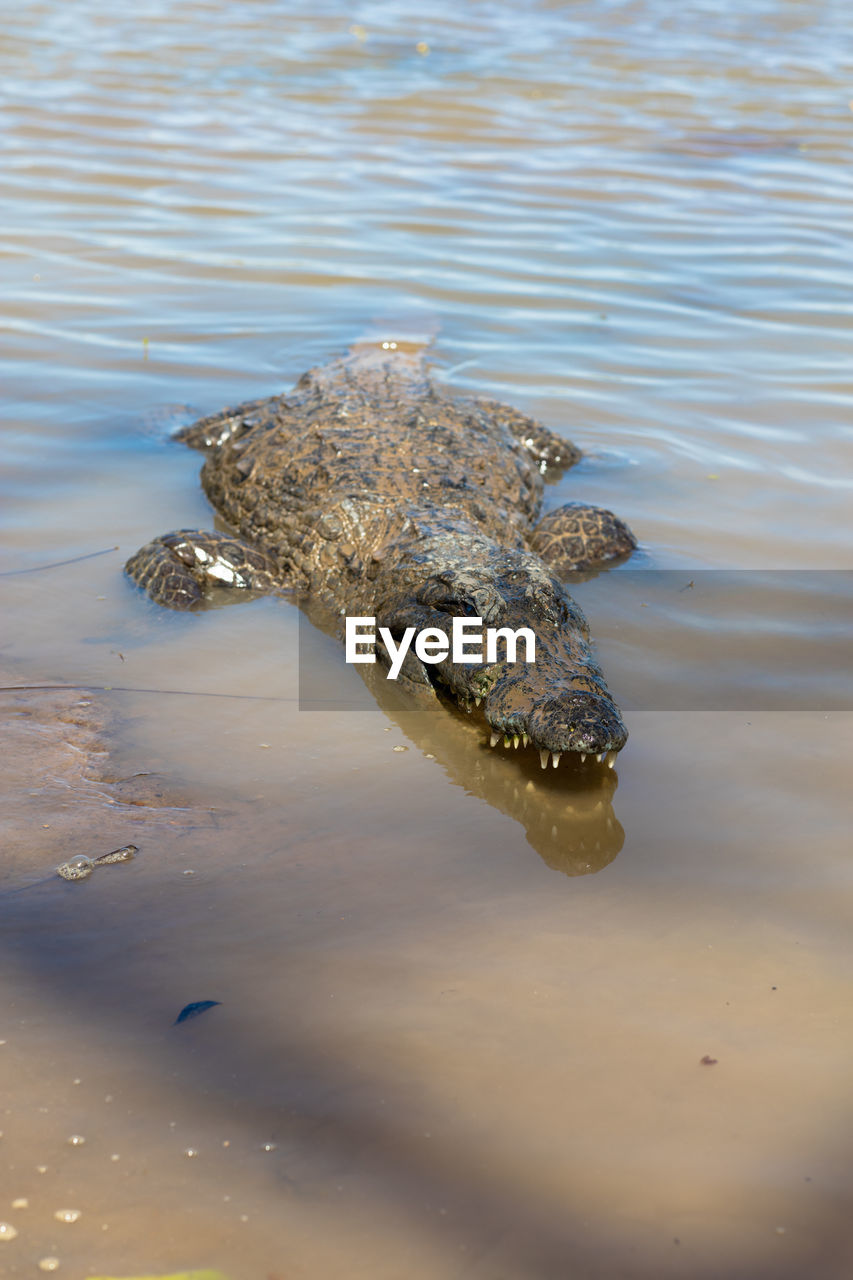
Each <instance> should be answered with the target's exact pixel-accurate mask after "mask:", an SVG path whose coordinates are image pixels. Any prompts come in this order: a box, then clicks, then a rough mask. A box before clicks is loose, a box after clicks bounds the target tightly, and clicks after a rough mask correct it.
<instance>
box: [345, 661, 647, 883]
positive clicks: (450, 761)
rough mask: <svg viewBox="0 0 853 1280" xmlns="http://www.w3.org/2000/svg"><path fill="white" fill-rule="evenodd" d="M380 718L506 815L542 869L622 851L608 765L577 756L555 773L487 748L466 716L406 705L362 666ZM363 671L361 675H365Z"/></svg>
mask: <svg viewBox="0 0 853 1280" xmlns="http://www.w3.org/2000/svg"><path fill="white" fill-rule="evenodd" d="M361 672H362V675H363V677H364V679H365V682H366V684H367V686H368V688H369V690H370V692H371V693H372V695H373V696H374V697H375V699H376V701H377V702H378V703H379V706H380V708H381V710H382V712H383V714H384V715H386V716H387V717H388V719H389V721H391V722H392V723H393V724H395V725H396V726H397V727H398V728H399V729H400V730H401V731H402V732H403V733H404V734H405V735H406V737H407V738H408V739H409V741H410V742H411V743H412V744H413V745H414V746H415V747H417V749H418V750H419V751H421V752H423V754H424V755H426V756H428V757H430V756H431V757H434V759H435V761H436V763H437V764H438V765H439V766H440V767H441V768H442V769H443V770H444V772H445V774H446V775H447V777H448V779H449V780H450V782H451V783H452V784H453V785H454V786H457V787H461V788H462V789H463V790H464V791H466V792H468V794H469V795H472V796H476V797H477V798H478V799H480V800H483V801H485V802H486V803H487V804H489V805H491V806H492V808H495V809H498V810H499V811H500V812H501V813H505V814H506V815H507V817H509V818H512V819H513V820H514V821H515V822H518V823H519V824H520V825H521V826H522V827H523V828H524V833H525V835H526V837H527V842H528V844H529V845H530V847H531V848H532V849H535V850H536V852H537V853H538V854H539V856H540V858H542V860H543V862H545V863H546V864H547V865H548V866H549V867H551V868H552V870H554V871H561V872H563V874H564V875H567V876H585V875H592V874H593V873H594V872H596V871H601V870H602V869H603V868H604V867H606V866H607V865H608V864H609V863H611V862H612V861H613V859H614V858H615V857H616V855H617V854H618V853H619V852H620V851H621V849H622V846H623V844H624V841H625V832H624V830H623V828H622V825H621V823H620V822H619V820H618V819H617V818H616V816H615V814H614V811H613V798H614V795H615V792H616V787H617V785H618V780H617V774H616V770H615V769H589V768H586V767H584V766H581V765H580V764H579V762H578V761H577V760H576V761H575V762H574V763H573V764H572V763H569V764H568V766H567V764H566V763H565V762H564V764H563V766H562V768H560V769H558V770H556V771H555V770H554V769H545V770H544V771H543V770H541V769H540V768H539V762H538V760H536V759H535V758H533V757H531V755H530V753H529V752H524V751H522V750H521V749H520V748H519V750H518V751H514V750H513V749H512V748H510V749H509V750H504V749H503V748H502V747H499V748H498V749H497V750H494V751H492V750H490V749H489V746H488V744H487V743H485V742H484V741H483V734H482V731H481V728H480V726H479V725H478V723H477V721H476V719H475V717H474V716H473V715H470V716H469V715H466V714H465V712H464V711H461V710H459V711H457V710H456V709H455V708H453V707H452V706H448V707H447V708H446V712H447V714H449V715H451V716H452V717H453V723H451V724H448V723H447V719H446V716H445V715H441V714H440V713H439V712H438V710H436V709H434V708H431V707H424V708H423V709H420V710H419V709H413V708H412V706H411V703H410V702H409V701H408V700H407V699H406V697H405V694H402V693H401V692H399V691H398V690H397V689H396V688H395V687H394V686H393V685H392V684H390V682H389V681H387V680H385V679H384V678H383V676H382V671H381V669H380V668H379V667H376V668H371V667H367V668H362V669H361ZM365 672H366V673H367V674H365Z"/></svg>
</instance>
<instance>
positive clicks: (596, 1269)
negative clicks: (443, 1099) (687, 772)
mask: <svg viewBox="0 0 853 1280" xmlns="http://www.w3.org/2000/svg"><path fill="white" fill-rule="evenodd" d="M239 827H240V823H239V822H237V823H236V824H235V828H239ZM232 835H234V836H235V837H236V835H237V831H236V830H235V831H233V832H232ZM138 870H139V867H135V868H134V869H133V871H131V876H129V877H125V878H124V879H123V881H122V882H119V880H118V879H117V878H114V879H113V878H110V877H108V876H103V877H101V878H100V879H94V878H93V880H92V881H91V882H87V883H86V884H85V885H84V886H72V885H67V884H62V883H60V882H59V881H53V882H51V883H48V884H43V885H37V886H33V889H32V892H30V893H28V894H23V895H19V896H17V897H15V898H12V897H10V896H9V895H2V896H0V937H2V947H3V950H4V952H5V955H6V961H7V963H8V961H9V960H10V959H11V960H14V962H15V963H16V964H17V965H20V966H22V968H23V969H25V970H26V972H27V973H28V974H29V975H30V977H32V978H34V979H35V980H36V983H37V984H38V987H39V988H40V989H41V992H42V994H43V996H44V1000H43V1001H41V1002H40V1004H39V1010H38V1017H37V1018H36V1021H38V1020H39V1017H40V1018H42V1019H43V1018H45V1017H47V1018H48V1020H49V1018H50V1013H49V1010H50V1007H51V1005H53V1006H54V1007H55V1009H56V1011H57V1013H59V1011H60V1010H61V1011H62V1014H63V1016H65V1017H68V1016H69V1015H70V1017H71V1018H72V1020H73V1021H79V1022H80V1024H81V1025H82V1026H83V1027H85V1028H86V1035H87V1036H88V1037H90V1038H91V1039H92V1040H93V1041H94V1043H95V1045H96V1046H98V1048H99V1051H100V1052H103V1053H104V1054H106V1055H107V1070H108V1072H109V1069H110V1068H109V1055H110V1053H111V1051H112V1052H113V1053H114V1054H115V1057H114V1064H115V1069H116V1075H117V1078H118V1087H119V1089H120V1088H121V1079H120V1077H121V1074H122V1072H123V1070H124V1069H125V1068H124V1065H123V1064H122V1061H121V1058H122V1052H124V1053H126V1054H129V1055H130V1056H131V1057H132V1059H133V1069H134V1071H135V1072H136V1073H137V1074H139V1075H140V1076H143V1077H146V1078H147V1080H148V1082H149V1084H150V1086H151V1087H152V1088H153V1089H154V1090H155V1091H156V1089H157V1088H158V1086H159V1085H163V1086H164V1087H165V1086H166V1085H167V1084H168V1086H169V1087H172V1088H174V1087H175V1084H176V1083H177V1087H178V1088H179V1089H180V1090H181V1091H182V1092H183V1094H184V1095H185V1097H186V1099H187V1100H188V1101H189V1099H190V1098H193V1099H195V1100H197V1099H198V1098H200V1097H201V1098H204V1099H208V1098H210V1099H212V1103H211V1104H207V1103H206V1104H205V1105H208V1106H210V1107H211V1108H212V1110H213V1113H214V1119H213V1124H214V1125H216V1126H219V1127H220V1128H221V1131H222V1132H225V1131H227V1132H229V1133H233V1132H234V1129H235V1128H236V1127H238V1126H239V1127H240V1128H242V1129H243V1130H244V1131H254V1132H257V1133H264V1134H266V1135H268V1136H269V1137H270V1138H271V1139H272V1140H273V1142H272V1144H271V1145H277V1151H276V1152H275V1156H274V1164H273V1165H272V1168H273V1170H274V1172H273V1173H272V1176H271V1177H270V1176H268V1177H267V1179H266V1181H267V1184H268V1186H267V1190H268V1194H269V1195H270V1196H271V1197H272V1204H273V1205H275V1203H276V1202H277V1201H279V1202H280V1204H281V1206H282V1207H283V1206H285V1205H287V1206H288V1207H293V1206H294V1205H295V1206H296V1208H297V1210H298V1209H299V1206H300V1205H303V1206H307V1205H308V1204H309V1203H310V1202H311V1201H312V1199H315V1198H316V1197H318V1196H319V1197H320V1198H321V1199H322V1198H323V1196H324V1195H325V1194H326V1193H327V1192H328V1190H329V1183H330V1182H335V1181H339V1180H341V1179H344V1180H348V1179H350V1178H352V1177H353V1176H354V1177H355V1178H356V1179H357V1181H358V1183H359V1184H360V1185H361V1186H362V1187H363V1188H367V1189H368V1190H369V1193H370V1195H371V1196H372V1197H375V1198H376V1200H377V1201H378V1202H379V1203H381V1204H382V1205H383V1206H384V1207H385V1208H386V1209H392V1210H393V1211H394V1212H395V1213H396V1214H398V1215H401V1216H402V1218H403V1220H406V1219H408V1220H409V1228H410V1230H411V1231H412V1232H413V1235H412V1239H413V1240H417V1239H418V1235H419V1234H420V1235H421V1236H423V1235H424V1232H425V1231H426V1234H427V1236H428V1235H429V1233H432V1234H433V1235H434V1236H435V1237H436V1239H437V1240H440V1241H441V1243H442V1245H443V1246H446V1245H447V1244H448V1242H452V1246H453V1249H454V1250H457V1251H458V1250H461V1251H462V1256H461V1257H459V1256H457V1261H456V1263H455V1264H453V1265H452V1266H450V1267H449V1268H448V1269H447V1270H446V1271H445V1270H443V1269H442V1270H441V1271H440V1272H439V1273H438V1274H442V1275H444V1274H446V1275H448V1276H460V1277H461V1276H463V1275H469V1274H470V1275H475V1274H476V1275H484V1276H511V1277H513V1278H515V1277H529V1278H530V1280H565V1277H566V1276H567V1275H572V1276H577V1277H584V1278H587V1277H589V1278H593V1277H601V1278H602V1280H612V1277H615V1276H616V1275H619V1276H631V1277H632V1280H634V1278H636V1280H645V1278H646V1277H648V1278H649V1280H651V1278H652V1277H657V1276H661V1275H671V1276H679V1275H684V1274H690V1275H691V1277H697V1278H699V1277H708V1280H710V1278H711V1277H716V1276H718V1275H719V1274H720V1263H719V1260H718V1259H713V1260H709V1259H703V1258H702V1257H701V1255H700V1256H697V1255H696V1254H692V1255H691V1254H687V1255H685V1256H684V1259H683V1261H682V1255H680V1254H679V1247H680V1245H681V1240H680V1239H678V1238H675V1239H673V1240H672V1242H671V1244H670V1241H669V1240H667V1241H666V1244H667V1246H668V1247H669V1251H670V1256H669V1260H668V1261H667V1262H666V1263H665V1264H663V1265H662V1263H661V1261H660V1256H658V1260H656V1261H655V1260H653V1259H652V1258H651V1257H650V1258H649V1259H644V1258H643V1257H642V1256H638V1254H637V1252H636V1246H635V1244H634V1243H633V1242H632V1232H633V1230H634V1227H632V1224H631V1218H630V1214H629V1216H628V1221H627V1222H626V1220H625V1219H624V1217H623V1209H624V1206H621V1205H619V1204H618V1203H614V1204H613V1205H612V1206H608V1205H606V1204H604V1205H600V1206H598V1209H599V1214H598V1217H599V1219H600V1223H601V1227H600V1231H599V1233H598V1237H596V1232H595V1231H592V1232H591V1231H590V1223H589V1221H588V1219H587V1218H586V1217H584V1219H583V1220H582V1219H581V1217H580V1216H579V1213H578V1212H577V1211H576V1210H575V1208H574V1206H573V1203H572V1195H571V1191H570V1190H567V1191H566V1192H565V1194H563V1195H560V1194H555V1193H554V1188H553V1187H550V1188H548V1189H547V1190H545V1191H544V1192H543V1190H542V1188H541V1187H538V1186H537V1185H536V1183H535V1180H531V1182H530V1184H527V1183H526V1182H525V1179H524V1177H523V1176H521V1177H519V1176H518V1173H517V1171H516V1170H515V1169H514V1168H513V1165H512V1163H511V1161H506V1162H503V1163H502V1162H501V1161H500V1160H496V1159H494V1158H493V1153H492V1154H490V1142H489V1141H488V1140H485V1141H484V1140H483V1139H484V1138H485V1135H480V1140H479V1141H478V1140H477V1137H476V1134H475V1136H474V1137H473V1138H469V1137H466V1134H465V1131H464V1128H463V1131H462V1132H461V1133H460V1134H459V1135H456V1134H454V1133H452V1132H448V1133H444V1134H439V1133H436V1134H435V1138H436V1140H435V1141H434V1142H426V1141H424V1138H426V1139H429V1138H430V1137H431V1136H432V1135H431V1134H429V1133H426V1134H424V1133H423V1132H422V1129H423V1124H424V1123H431V1122H430V1121H424V1119H423V1116H424V1114H428V1112H429V1107H428V1106H427V1108H426V1111H425V1110H424V1098H425V1097H426V1095H427V1094H428V1092H429V1089H430V1088H431V1087H432V1086H434V1084H435V1083H436V1082H435V1081H432V1082H430V1081H429V1079H428V1074H426V1073H425V1074H424V1075H422V1076H420V1078H417V1077H415V1078H412V1077H409V1076H406V1075H405V1074H404V1073H403V1072H400V1071H399V1070H398V1069H397V1067H398V1062H397V1061H396V1060H395V1054H394V1051H393V1047H392V1048H391V1049H390V1051H389V1047H388V1046H387V1045H383V1043H382V1039H381V1037H377V1039H376V1041H375V1043H373V1044H371V1040H370V1038H369V1036H368V1037H367V1038H366V1039H365V1037H364V1035H361V1036H360V1037H358V1038H357V1039H356V1040H355V1041H353V1042H348V1041H347V1037H346V1034H344V1035H343V1036H342V1037H340V1039H339V1040H338V1038H337V1037H335V1039H334V1040H333V1041H332V1042H331V1043H329V1044H328V1045H325V1046H324V1044H323V1041H322V1037H319V1038H318V1036H317V1034H316V1028H314V1030H313V1032H312V1030H311V1029H310V1027H309V1026H308V1024H306V1022H305V1019H304V1016H303V1015H302V1014H301V1012H300V1010H304V1009H310V1008H312V1007H317V1006H321V1005H322V1003H323V1002H324V1000H325V999H326V998H327V995H328V993H327V991H326V990H325V984H324V971H323V967H322V965H318V966H317V971H316V973H315V975H314V981H313V983H312V980H311V969H310V965H309V966H308V967H306V965H305V957H304V951H305V937H304V936H303V937H301V938H300V937H293V936H292V934H290V933H289V931H288V930H286V929H285V930H283V933H282V935H277V934H275V933H272V932H270V931H269V930H268V929H266V928H264V927H262V928H261V929H260V931H259V930H258V928H257V920H256V912H257V899H258V895H259V893H260V894H263V892H264V886H263V885H260V886H258V885H257V884H256V886H255V888H254V891H251V890H250V891H249V892H245V891H244V892H239V891H238V892H237V893H235V892H234V884H233V882H229V881H228V880H222V879H220V880H219V881H218V882H217V881H215V880H212V881H211V882H210V883H209V884H208V885H207V886H205V887H204V888H203V891H202V892H201V893H200V894H197V895H194V898H193V901H192V903H191V905H190V906H189V907H188V908H186V909H184V910H183V911H181V913H180V914H181V915H182V920H181V924H180V929H179V930H178V931H177V935H178V937H179V938H180V942H179V943H178V944H176V943H175V937H176V930H175V907H174V904H173V903H172V904H170V903H166V904H165V907H164V897H163V889H162V882H161V881H158V879H157V878H156V877H138V878H137V880H136V882H135V883H133V882H132V876H133V874H134V871H138ZM256 870H257V869H256ZM270 887H271V886H270V885H269V884H268V885H267V889H270ZM81 890H82V891H81ZM433 905H434V904H427V903H426V902H423V901H422V902H421V903H420V905H419V904H418V902H417V901H416V900H415V899H413V900H411V901H410V902H409V903H408V905H407V909H406V912H405V913H404V914H400V915H399V917H398V918H397V919H396V920H395V921H393V922H392V923H391V924H390V926H389V922H388V921H385V922H383V930H384V936H383V944H384V945H385V946H386V947H387V948H389V949H394V948H395V947H396V948H399V953H400V956H401V958H402V959H403V963H405V956H406V949H407V948H406V941H407V938H408V937H409V936H410V935H411V934H412V932H413V931H415V932H423V931H426V932H427V933H429V931H430V928H431V925H430V918H429V917H430V912H431V910H432V907H433ZM638 910H641V907H638ZM373 911H375V905H374V904H373V903H371V902H370V901H369V900H366V901H365V902H363V903H361V904H359V905H358V906H357V908H356V916H359V915H361V916H362V919H361V920H360V921H359V924H360V925H361V926H363V927H368V928H369V926H370V922H369V920H368V919H367V918H366V917H367V916H369V915H370V914H371V913H372V912H373ZM220 925H221V926H222V937H221V938H220V939H219V941H218V942H217V941H216V940H215V939H213V938H212V937H211V934H212V932H215V930H216V929H217V927H218V926H220ZM308 932H310V935H311V947H313V948H316V950H317V952H318V954H322V952H323V951H324V949H325V948H327V947H328V948H331V949H332V952H334V951H335V949H336V947H338V946H339V942H340V940H339V938H338V936H337V929H336V926H335V923H334V922H321V921H318V920H316V919H313V920H312V921H311V922H310V925H309V927H308ZM238 939H239V940H240V941H237V942H236V944H235V954H234V962H233V964H234V968H236V969H239V968H240V966H241V964H242V966H243V969H244V973H243V976H242V978H238V980H237V983H236V986H233V987H232V989H231V990H230V991H228V992H227V994H226V992H225V991H224V990H223V989H222V986H221V985H220V984H222V983H223V982H224V984H225V985H226V986H227V978H226V975H227V972H228V967H229V965H228V962H227V959H226V962H225V964H224V965H223V963H222V959H223V957H222V956H221V955H219V956H218V957H217V951H218V950H219V948H220V947H227V946H228V945H229V943H235V940H238ZM247 940H250V941H248V944H247ZM247 945H248V947H249V949H250V951H251V956H252V962H253V963H252V968H251V972H246V971H245V969H246V966H245V957H246V946H247ZM440 945H441V943H440V939H438V938H437V939H436V946H440ZM146 959H149V960H150V961H151V963H150V964H149V963H147V962H146ZM292 968H295V970H296V974H297V979H298V980H297V981H294V980H293V977H292V976H291V975H290V974H289V971H290V970H291V969H292ZM202 974H206V975H207V976H206V977H202V976H201V975H202ZM246 980H248V982H249V985H248V986H244V987H242V989H241V982H245V981H246ZM211 993H213V994H215V995H217V996H219V995H222V996H223V1002H222V1005H221V1007H219V1008H218V1009H217V1010H216V1014H215V1018H214V1017H208V1018H201V1017H200V1018H198V1019H197V1020H193V1022H192V1024H191V1025H187V1026H180V1027H175V1026H174V1025H173V1024H174V1021H175V1015H176V1014H177V1012H178V1010H179V1009H180V1007H181V1006H182V1004H183V1002H184V1000H185V999H186V998H187V997H188V995H193V996H200V995H203V996H205V997H206V996H209V995H210V994H211ZM291 1002H292V1003H291ZM368 1003H369V1002H368ZM341 1012H342V1013H343V1010H341ZM369 1016H370V1015H369V1014H368V1019H369ZM346 1020H347V1019H346V1016H344V1018H342V1019H341V1021H342V1022H343V1023H345V1022H346ZM401 1021H402V1022H406V1021H407V1019H406V1018H405V1017H404V1018H403V1019H402V1020H401ZM495 1071H496V1073H497V1075H498V1076H499V1075H500V1072H501V1064H500V1063H496V1064H495ZM438 1083H439V1084H441V1083H442V1082H441V1081H439V1082H438ZM483 1085H484V1087H485V1088H488V1083H487V1081H484V1082H483ZM528 1087H529V1089H530V1090H531V1091H532V1093H533V1094H535V1092H536V1089H537V1084H536V1078H535V1072H534V1073H533V1074H532V1075H531V1077H530V1078H529V1080H528ZM565 1087H566V1096H565V1109H566V1110H567V1111H568V1112H571V1111H572V1110H575V1109H577V1108H578V1107H580V1108H581V1109H582V1108H583V1105H584V1102H583V1098H582V1097H577V1096H575V1088H576V1086H575V1084H574V1082H573V1079H572V1069H571V1067H568V1068H567V1074H566V1082H565ZM380 1095H381V1096H380ZM524 1105H525V1104H524V1102H523V1101H522V1102H521V1103H520V1106H521V1108H522V1110H523V1109H524ZM433 1119H434V1117H433ZM555 1119H556V1117H555ZM560 1121H561V1123H565V1116H560ZM92 1123H93V1124H94V1120H93V1122H92ZM338 1190H339V1191H340V1190H341V1187H340V1186H339V1187H338ZM638 1194H641V1193H639V1192H638ZM439 1206H449V1209H448V1208H441V1209H439ZM102 1212H106V1210H102ZM439 1213H440V1214H441V1215H445V1214H447V1213H449V1220H447V1221H445V1220H443V1217H440V1216H438V1214H439ZM332 1221H334V1209H332ZM196 1230H197V1229H196ZM190 1234H191V1235H192V1233H190ZM839 1243H840V1242H839ZM194 1247H198V1246H197V1245H196V1246H194ZM250 1256H251V1257H252V1258H253V1259H254V1262H256V1259H255V1258H254V1255H252V1253H251V1249H249V1247H248V1246H247V1253H246V1257H247V1259H248V1258H249V1257H250ZM839 1256H840V1255H839V1253H838V1252H837V1244H836V1241H835V1240H834V1239H833V1237H832V1235H831V1234H829V1233H824V1236H823V1239H822V1244H821V1247H820V1249H819V1250H818V1251H817V1253H815V1252H812V1253H811V1254H810V1256H809V1268H810V1269H809V1271H808V1273H809V1274H816V1273H818V1272H819V1273H820V1274H827V1275H829V1274H835V1272H834V1271H833V1270H831V1267H832V1264H833V1263H834V1262H835V1261H836V1260H837V1258H838V1257H839ZM463 1258H464V1259H465V1262H464V1263H463ZM688 1258H689V1261H688V1260H687V1259H688ZM254 1262H253V1265H252V1266H250V1267H249V1268H248V1269H247V1270H246V1272H245V1274H246V1275H247V1276H248V1275H252V1274H256V1271H255V1269H254ZM480 1263H484V1264H485V1265H484V1267H483V1269H482V1270H481V1268H480ZM685 1263H686V1265H687V1267H688V1270H683V1269H682V1267H683V1266H684V1264H685ZM802 1267H803V1262H802V1256H800V1257H798V1258H797V1259H792V1260H783V1259H780V1258H778V1257H777V1258H776V1259H775V1260H774V1261H772V1262H768V1263H767V1264H766V1265H764V1264H761V1263H756V1264H755V1265H750V1264H748V1263H744V1264H743V1265H742V1266H739V1267H738V1269H737V1274H738V1276H740V1277H743V1280H764V1278H765V1277H766V1280H771V1277H772V1280H801V1277H802V1276H803V1275H804V1274H806V1272H804V1271H803V1269H802ZM815 1269H817V1270H815ZM300 1274H301V1273H300ZM310 1274H312V1275H313V1274H316V1273H315V1272H313V1271H312V1272H311V1273H310ZM350 1274H357V1275H361V1274H362V1271H361V1270H359V1269H356V1270H354V1271H351V1272H350ZM381 1274H385V1273H384V1271H383V1272H381ZM411 1274H416V1275H418V1276H420V1275H422V1274H430V1273H429V1271H422V1270H421V1269H420V1268H419V1267H417V1266H416V1265H415V1264H414V1263H413V1264H412V1271H411ZM433 1274H437V1273H435V1272H434V1273H433Z"/></svg>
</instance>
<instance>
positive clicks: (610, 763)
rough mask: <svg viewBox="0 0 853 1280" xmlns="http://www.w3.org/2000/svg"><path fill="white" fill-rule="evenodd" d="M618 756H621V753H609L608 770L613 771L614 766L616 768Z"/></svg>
mask: <svg viewBox="0 0 853 1280" xmlns="http://www.w3.org/2000/svg"><path fill="white" fill-rule="evenodd" d="M618 754H619V753H618V751H608V753H607V767H608V769H612V768H613V766H614V765H615V763H616V757H617V755H618Z"/></svg>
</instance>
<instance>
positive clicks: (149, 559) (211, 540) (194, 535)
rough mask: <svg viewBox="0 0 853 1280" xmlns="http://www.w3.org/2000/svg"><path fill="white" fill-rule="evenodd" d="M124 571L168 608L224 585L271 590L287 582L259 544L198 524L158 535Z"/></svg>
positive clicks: (189, 605) (189, 603)
mask: <svg viewBox="0 0 853 1280" xmlns="http://www.w3.org/2000/svg"><path fill="white" fill-rule="evenodd" d="M125 572H126V573H127V574H128V575H129V576H130V577H131V578H132V579H133V581H134V582H135V583H137V585H138V586H140V587H143V588H144V589H145V590H146V591H147V592H148V594H149V595H150V596H151V599H152V600H156V602H157V604H162V605H165V606H166V607H167V608H169V609H193V608H195V607H196V606H197V605H198V604H200V603H201V602H202V601H203V600H204V599H205V598H206V597H208V596H210V594H211V593H212V592H213V591H214V590H221V589H222V588H223V587H227V588H231V589H236V590H242V591H273V590H275V589H276V587H281V586H283V585H284V584H283V583H282V581H281V579H280V577H279V576H278V574H277V572H276V566H275V564H274V563H273V561H272V560H271V559H270V557H269V556H266V555H265V554H264V553H263V552H262V551H258V549H257V548H256V547H252V546H250V545H249V543H247V542H242V541H241V540H240V539H239V538H232V537H229V536H228V535H227V534H221V533H205V532H203V531H199V530H196V529H179V530H178V531H177V532H176V533H166V534H164V535H163V536H162V537H161V538H155V539H154V541H153V542H149V543H147V544H146V545H145V546H144V547H142V548H141V550H139V551H137V553H136V555H135V556H131V558H130V559H129V560H128V562H127V564H126V565H125Z"/></svg>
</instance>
